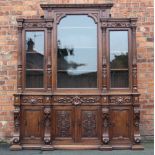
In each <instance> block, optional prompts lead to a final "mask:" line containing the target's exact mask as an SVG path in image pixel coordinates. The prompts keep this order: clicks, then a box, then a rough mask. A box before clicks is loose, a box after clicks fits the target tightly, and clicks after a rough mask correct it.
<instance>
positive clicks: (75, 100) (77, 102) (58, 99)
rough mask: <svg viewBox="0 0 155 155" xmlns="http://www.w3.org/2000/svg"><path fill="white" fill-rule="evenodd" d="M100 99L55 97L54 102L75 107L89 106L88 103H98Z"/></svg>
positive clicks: (94, 97)
mask: <svg viewBox="0 0 155 155" xmlns="http://www.w3.org/2000/svg"><path fill="white" fill-rule="evenodd" d="M99 100H100V97H96V96H92V97H88V96H56V97H54V102H57V103H71V104H73V105H80V104H87V103H97V102H99Z"/></svg>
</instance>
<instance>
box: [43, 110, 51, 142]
mask: <svg viewBox="0 0 155 155" xmlns="http://www.w3.org/2000/svg"><path fill="white" fill-rule="evenodd" d="M44 123H45V132H44V143H45V144H46V145H50V144H51V134H50V127H51V108H50V107H45V109H44Z"/></svg>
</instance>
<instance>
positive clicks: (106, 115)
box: [102, 108, 110, 144]
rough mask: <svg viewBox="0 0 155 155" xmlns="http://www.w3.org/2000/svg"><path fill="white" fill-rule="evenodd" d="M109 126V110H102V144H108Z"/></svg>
mask: <svg viewBox="0 0 155 155" xmlns="http://www.w3.org/2000/svg"><path fill="white" fill-rule="evenodd" d="M109 124H110V116H109V109H108V108H102V126H103V133H102V142H103V144H108V143H109V141H110V139H109Z"/></svg>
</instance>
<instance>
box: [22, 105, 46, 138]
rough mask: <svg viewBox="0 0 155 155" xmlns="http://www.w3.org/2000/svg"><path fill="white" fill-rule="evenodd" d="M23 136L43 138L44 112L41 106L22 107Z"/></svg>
mask: <svg viewBox="0 0 155 155" xmlns="http://www.w3.org/2000/svg"><path fill="white" fill-rule="evenodd" d="M22 119H23V121H22V123H21V124H22V137H23V139H24V140H31V141H35V140H39V139H40V140H41V137H42V133H43V131H42V130H43V129H42V128H43V127H42V123H43V121H42V119H43V112H42V109H41V108H39V107H31V106H28V107H24V108H22Z"/></svg>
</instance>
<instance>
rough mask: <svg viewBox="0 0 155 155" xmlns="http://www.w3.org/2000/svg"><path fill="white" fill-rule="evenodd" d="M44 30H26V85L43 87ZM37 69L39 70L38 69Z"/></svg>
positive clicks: (28, 86)
mask: <svg viewBox="0 0 155 155" xmlns="http://www.w3.org/2000/svg"><path fill="white" fill-rule="evenodd" d="M43 68H44V32H43V31H27V32H26V70H27V71H26V87H27V88H41V87H43ZM38 70H39V71H38Z"/></svg>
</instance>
